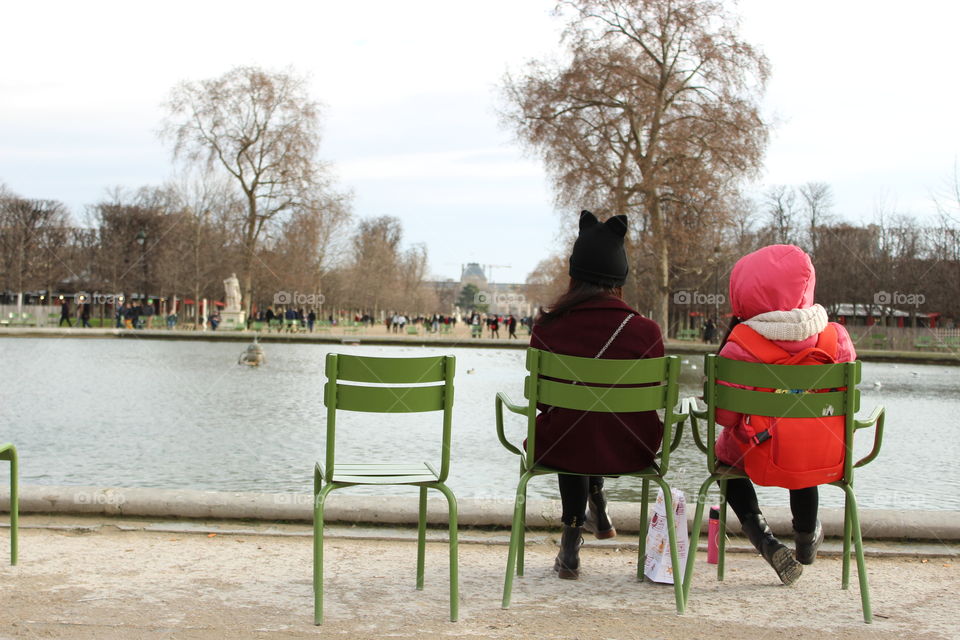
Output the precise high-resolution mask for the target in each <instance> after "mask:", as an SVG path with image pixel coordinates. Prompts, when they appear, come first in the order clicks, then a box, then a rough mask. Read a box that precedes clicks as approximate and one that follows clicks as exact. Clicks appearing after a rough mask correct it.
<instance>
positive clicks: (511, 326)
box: [507, 313, 517, 338]
mask: <svg viewBox="0 0 960 640" xmlns="http://www.w3.org/2000/svg"><path fill="white" fill-rule="evenodd" d="M507 331H508V332H509V333H508V336H507V337H509V338H516V337H517V319H516V318H514V317H513V314H512V313H511V314H510V317H509V318H507Z"/></svg>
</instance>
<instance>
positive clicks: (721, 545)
mask: <svg viewBox="0 0 960 640" xmlns="http://www.w3.org/2000/svg"><path fill="white" fill-rule="evenodd" d="M717 485H718V486H719V487H720V522H719V524H720V533H719V535H718V536H717V580H718V581H720V582H723V572H724V571H725V569H726V566H727V565H726V558H727V481H726V480H719V481H718V482H717Z"/></svg>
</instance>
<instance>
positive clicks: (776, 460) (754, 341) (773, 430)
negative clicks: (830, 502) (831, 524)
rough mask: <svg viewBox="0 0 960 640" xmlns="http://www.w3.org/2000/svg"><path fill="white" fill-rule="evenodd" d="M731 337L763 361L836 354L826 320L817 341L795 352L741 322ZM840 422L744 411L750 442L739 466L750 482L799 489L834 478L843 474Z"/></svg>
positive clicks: (827, 360) (824, 360) (825, 360)
mask: <svg viewBox="0 0 960 640" xmlns="http://www.w3.org/2000/svg"><path fill="white" fill-rule="evenodd" d="M730 340H731V341H732V342H735V343H737V344H738V345H740V346H741V347H743V348H744V349H745V350H746V351H747V352H748V353H750V354H752V355H753V356H754V357H755V358H757V360H758V361H760V362H763V363H766V364H798V365H804V364H833V363H835V362H836V357H837V329H836V327H834V326H833V325H829V324H828V325H827V326H826V328H825V329H824V330H823V331H822V332H821V333H820V335H819V336H818V338H817V346H815V347H809V348H807V349H803V350H802V351H799V352H797V353H794V354H790V353H787V352H786V351H784V350H783V349H781V348H780V347H778V346H777V345H776V344H774V343H773V342H771V341H770V340H768V339H766V338H764V337H763V336H762V335H760V334H759V333H757V332H756V331H754V330H753V329H751V328H750V327H749V326H747V325H745V324H739V325H737V326H736V327H734V329H733V332H732V333H731V334H730ZM757 390H758V391H770V392H774V393H791V392H792V391H791V390H789V389H787V390H784V389H757ZM813 393H816V392H815V391H814V392H813ZM845 422H846V421H845V418H844V416H842V415H840V416H824V417H817V418H771V417H769V416H757V415H747V414H745V415H744V416H743V417H742V418H741V421H740V424H741V426H742V427H743V429H744V430H745V431H746V433H747V434H748V435H749V437H750V442H749V444H747V445H746V449H745V450H744V453H743V469H744V471H746V473H747V475H748V476H750V479H751V480H752V481H753V482H755V483H756V484H759V485H763V486H768V487H784V488H786V489H803V488H806V487H813V486H816V485H820V484H827V483H830V482H836V481H837V480H839V479H840V478H842V477H843V462H844V456H845V454H846V447H845V441H846V430H845Z"/></svg>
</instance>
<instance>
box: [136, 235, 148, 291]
mask: <svg viewBox="0 0 960 640" xmlns="http://www.w3.org/2000/svg"><path fill="white" fill-rule="evenodd" d="M137 244H139V245H140V263H141V265H142V269H143V276H142V278H141V279H140V306H141V307H142V306H143V305H144V302H145V300H146V297H147V234H146V232H144V230H143V229H140V231H138V232H137Z"/></svg>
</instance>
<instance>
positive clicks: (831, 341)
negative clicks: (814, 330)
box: [817, 322, 840, 361]
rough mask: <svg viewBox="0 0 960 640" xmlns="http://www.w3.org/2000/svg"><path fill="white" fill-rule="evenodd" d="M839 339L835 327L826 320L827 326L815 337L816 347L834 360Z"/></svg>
mask: <svg viewBox="0 0 960 640" xmlns="http://www.w3.org/2000/svg"><path fill="white" fill-rule="evenodd" d="M839 341H840V337H839V335H838V334H837V328H836V327H835V326H833V325H832V324H830V323H829V322H828V323H827V326H826V327H824V328H823V331H821V332H820V337H819V338H817V349H820V350H822V351H825V352H826V353H827V355H829V356H830V358H831V359H832V360H834V361H836V359H837V349H838V347H839Z"/></svg>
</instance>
